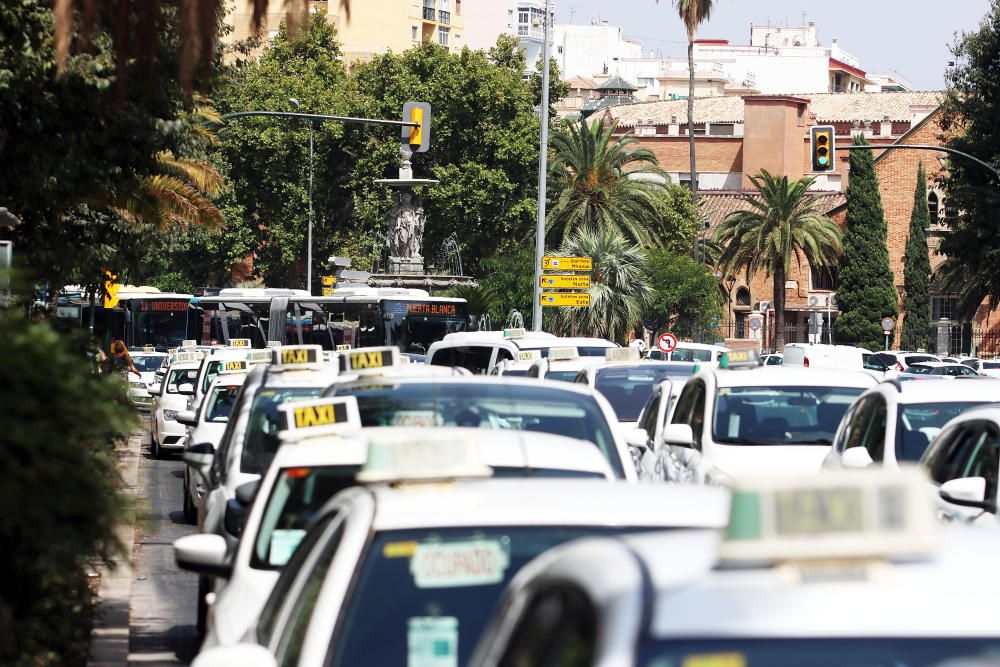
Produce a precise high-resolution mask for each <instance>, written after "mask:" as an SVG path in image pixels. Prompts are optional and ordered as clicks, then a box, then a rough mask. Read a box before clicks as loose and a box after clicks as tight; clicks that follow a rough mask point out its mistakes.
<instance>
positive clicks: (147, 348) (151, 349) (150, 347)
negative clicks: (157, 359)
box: [142, 345, 156, 352]
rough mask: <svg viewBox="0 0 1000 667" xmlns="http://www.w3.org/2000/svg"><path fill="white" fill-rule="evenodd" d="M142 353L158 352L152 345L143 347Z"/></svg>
mask: <svg viewBox="0 0 1000 667" xmlns="http://www.w3.org/2000/svg"><path fill="white" fill-rule="evenodd" d="M142 351H143V352H156V348H155V347H153V346H152V345H143V346H142Z"/></svg>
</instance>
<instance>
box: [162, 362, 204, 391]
mask: <svg viewBox="0 0 1000 667" xmlns="http://www.w3.org/2000/svg"><path fill="white" fill-rule="evenodd" d="M197 377H198V371H197V369H194V368H186V369H183V370H175V371H173V372H171V373H170V378H169V379H168V380H167V393H168V394H176V393H177V388H178V387H180V386H181V385H182V384H190V385H193V384H194V382H195V380H196V379H197Z"/></svg>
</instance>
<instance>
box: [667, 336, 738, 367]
mask: <svg viewBox="0 0 1000 667" xmlns="http://www.w3.org/2000/svg"><path fill="white" fill-rule="evenodd" d="M726 352H729V348H728V347H726V346H725V345H712V344H710V343H690V342H688V341H681V342H679V343H677V347H675V348H674V350H673V351H672V352H662V351H660V350H658V349H653V350H650V351H649V355H648V358H649V359H652V360H654V361H695V362H698V363H700V364H702V365H709V366H718V365H719V361H720V360H721V359H722V355H723V354H725V353H726Z"/></svg>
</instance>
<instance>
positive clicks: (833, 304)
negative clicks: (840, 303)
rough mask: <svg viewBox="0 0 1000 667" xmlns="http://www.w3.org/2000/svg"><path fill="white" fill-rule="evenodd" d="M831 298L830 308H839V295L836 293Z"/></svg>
mask: <svg viewBox="0 0 1000 667" xmlns="http://www.w3.org/2000/svg"><path fill="white" fill-rule="evenodd" d="M829 298H830V307H831V308H836V307H837V293H836V292H834V293H833V294H831V295H830V297H829Z"/></svg>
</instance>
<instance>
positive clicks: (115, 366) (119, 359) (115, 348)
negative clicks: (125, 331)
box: [111, 336, 140, 375]
mask: <svg viewBox="0 0 1000 667" xmlns="http://www.w3.org/2000/svg"><path fill="white" fill-rule="evenodd" d="M111 370H112V372H115V373H122V374H124V373H125V372H126V371H128V372H130V373H135V374H136V375H139V374H140V373H139V369H138V368H136V367H135V364H134V363H132V357H131V356H130V355H129V353H128V346H127V345H125V341H123V340H121V339H119V338H118V337H117V336H112V337H111Z"/></svg>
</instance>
